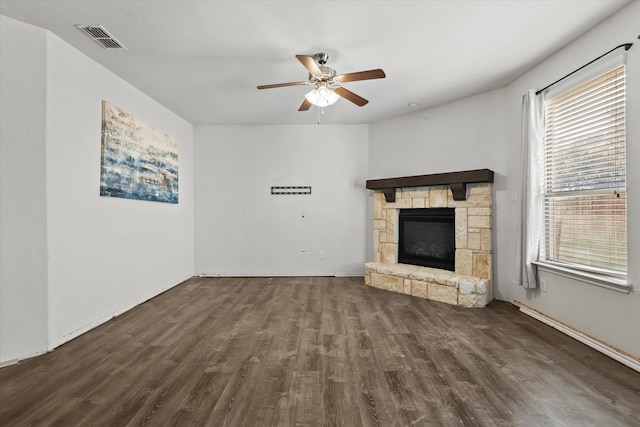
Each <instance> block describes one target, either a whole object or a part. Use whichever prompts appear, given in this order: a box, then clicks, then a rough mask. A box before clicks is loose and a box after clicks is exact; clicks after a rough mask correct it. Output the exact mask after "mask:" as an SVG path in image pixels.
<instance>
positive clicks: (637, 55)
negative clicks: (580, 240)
mask: <svg viewBox="0 0 640 427" xmlns="http://www.w3.org/2000/svg"><path fill="white" fill-rule="evenodd" d="M638 22H640V2H632V3H630V4H629V5H628V6H626V7H625V8H623V9H622V10H621V11H619V12H618V13H616V14H615V15H613V16H612V17H611V18H610V19H608V20H606V21H604V22H603V23H602V24H600V25H599V26H597V27H596V28H594V29H592V30H591V31H589V32H588V33H586V34H584V35H583V36H582V37H580V38H579V39H577V40H576V41H574V42H573V43H571V44H570V45H569V46H567V47H566V48H565V49H562V50H561V51H559V52H557V53H556V54H555V55H553V56H552V57H550V58H549V59H547V60H546V61H544V62H543V63H542V64H540V65H538V66H536V67H535V68H534V69H532V70H530V71H529V72H528V73H527V74H526V75H525V76H523V77H521V78H520V79H518V80H517V81H515V82H514V83H512V84H511V85H509V86H508V87H507V88H504V89H501V90H497V91H492V92H488V93H485V94H481V95H478V96H474V97H471V98H468V99H463V100H460V101H456V102H452V103H449V104H445V105H441V106H438V107H435V108H431V109H428V110H423V111H417V112H415V113H413V114H409V115H406V116H402V117H397V118H394V119H390V120H386V121H381V122H379V123H375V124H372V125H371V126H370V141H371V143H370V172H369V175H370V177H371V178H385V177H391V176H404V175H417V174H428V173H436V172H449V171H454V170H466V169H477V168H489V169H492V170H494V171H495V172H496V174H497V175H496V183H495V187H494V189H495V196H496V199H495V201H496V203H495V206H494V215H495V219H494V238H496V240H495V246H494V249H495V250H494V257H493V259H494V296H495V297H496V298H497V299H501V300H508V301H519V302H522V303H524V304H526V305H528V306H530V307H533V308H534V309H536V310H538V311H540V312H542V313H544V314H546V315H547V316H550V317H553V318H555V319H556V320H559V321H561V322H564V323H565V324H567V325H569V326H571V327H573V328H575V329H577V330H579V331H582V332H584V333H586V334H588V335H590V336H592V337H595V338H596V339H599V340H601V341H604V342H605V343H608V344H610V345H612V346H614V347H617V348H619V349H621V350H623V351H625V352H627V353H629V354H632V355H634V356H635V357H640V331H639V329H638V328H639V325H640V262H638V260H640V168H638V167H637V165H639V164H640V143H639V141H640V41H639V40H638V39H637V37H638V26H637V23H638ZM626 42H634V43H635V44H634V46H633V47H632V49H631V50H630V51H628V59H627V165H628V166H627V186H628V197H627V209H628V211H627V214H628V242H629V243H628V260H629V269H628V274H629V278H630V280H631V281H632V282H633V283H634V289H633V290H632V292H631V293H630V294H621V293H618V292H615V291H612V290H608V289H604V288H600V287H597V286H593V285H589V284H585V283H582V282H578V281H575V280H571V279H567V278H564V277H560V276H557V275H553V274H549V273H544V272H542V273H541V277H542V278H544V279H546V280H547V288H548V290H547V292H541V291H539V290H526V289H524V288H522V287H520V286H519V285H517V284H515V283H514V282H517V281H518V279H519V261H518V259H517V248H518V245H519V243H518V235H519V228H518V219H519V218H520V201H519V200H520V193H521V150H520V144H521V139H520V132H521V128H520V123H521V102H522V95H524V94H525V93H526V92H527V90H528V89H535V88H541V87H544V86H546V85H547V84H549V83H551V82H553V81H555V80H557V79H558V78H560V77H562V76H563V75H565V74H567V73H569V72H571V71H573V70H574V69H576V68H578V67H580V66H581V65H583V64H585V63H586V62H588V61H590V60H592V59H593V58H596V57H597V56H599V55H601V54H602V53H604V52H606V51H608V50H609V49H611V48H613V47H615V46H617V45H619V44H622V43H626ZM513 196H515V200H517V201H514V200H513ZM370 217H371V215H370ZM370 221H371V219H370Z"/></svg>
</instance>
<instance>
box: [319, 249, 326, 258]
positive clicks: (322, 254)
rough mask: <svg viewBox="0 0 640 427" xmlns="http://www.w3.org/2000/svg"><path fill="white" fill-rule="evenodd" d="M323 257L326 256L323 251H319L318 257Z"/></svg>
mask: <svg viewBox="0 0 640 427" xmlns="http://www.w3.org/2000/svg"><path fill="white" fill-rule="evenodd" d="M325 258H326V256H325V253H324V251H320V259H325Z"/></svg>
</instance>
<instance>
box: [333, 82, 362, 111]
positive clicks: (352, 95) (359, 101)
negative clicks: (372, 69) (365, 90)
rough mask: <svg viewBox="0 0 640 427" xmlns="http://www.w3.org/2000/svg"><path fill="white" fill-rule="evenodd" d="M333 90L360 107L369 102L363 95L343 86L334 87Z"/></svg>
mask: <svg viewBox="0 0 640 427" xmlns="http://www.w3.org/2000/svg"><path fill="white" fill-rule="evenodd" d="M333 91H334V92H335V93H337V94H338V95H340V96H341V97H343V98H344V99H346V100H349V101H351V102H353V103H354V104H356V105H357V106H358V107H362V106H363V105H366V104H367V103H368V102H369V101H367V100H366V99H364V98H363V97H361V96H360V95H356V94H355V93H353V92H351V91H350V90H348V89H345V88H343V87H342V86H338V87H335V88H333Z"/></svg>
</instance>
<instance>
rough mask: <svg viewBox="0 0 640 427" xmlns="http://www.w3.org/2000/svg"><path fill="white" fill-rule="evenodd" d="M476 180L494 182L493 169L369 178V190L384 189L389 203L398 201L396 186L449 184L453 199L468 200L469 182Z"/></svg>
mask: <svg viewBox="0 0 640 427" xmlns="http://www.w3.org/2000/svg"><path fill="white" fill-rule="evenodd" d="M474 182H493V171H492V170H489V169H476V170H470V171H460V172H447V173H434V174H431V175H415V176H403V177H398V178H384V179H369V180H367V188H368V189H369V190H382V192H383V193H384V198H385V200H386V201H387V203H393V202H395V201H396V188H404V187H427V186H430V185H448V186H449V188H450V189H451V194H452V195H453V200H456V201H461V200H467V184H469V183H474Z"/></svg>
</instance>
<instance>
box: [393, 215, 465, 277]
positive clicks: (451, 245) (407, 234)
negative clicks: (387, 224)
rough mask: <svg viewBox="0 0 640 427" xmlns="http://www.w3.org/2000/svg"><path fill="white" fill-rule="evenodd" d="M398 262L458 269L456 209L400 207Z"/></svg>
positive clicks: (450, 269) (451, 269)
mask: <svg viewBox="0 0 640 427" xmlns="http://www.w3.org/2000/svg"><path fill="white" fill-rule="evenodd" d="M398 231H399V235H398V239H399V242H398V262H399V263H401V264H412V265H420V266H423V267H433V268H440V269H443V270H449V271H455V263H456V260H455V257H456V238H455V209H454V208H422V209H420V208H418V209H401V210H400V214H399V230H398Z"/></svg>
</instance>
